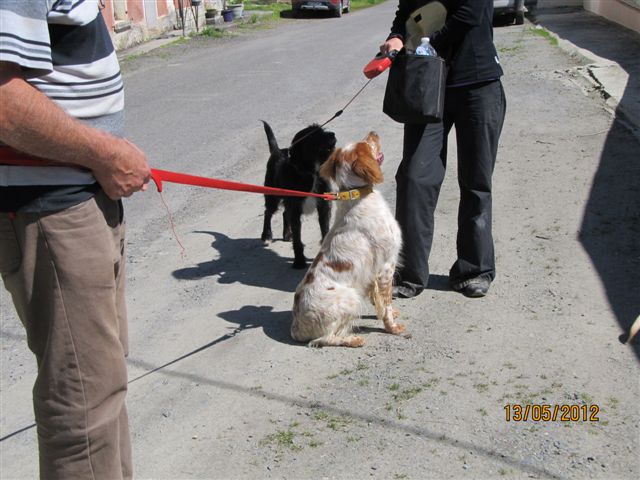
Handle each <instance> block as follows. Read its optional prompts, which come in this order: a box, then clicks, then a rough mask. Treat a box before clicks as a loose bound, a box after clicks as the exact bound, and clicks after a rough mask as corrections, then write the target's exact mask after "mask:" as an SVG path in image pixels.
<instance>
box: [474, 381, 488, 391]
mask: <svg viewBox="0 0 640 480" xmlns="http://www.w3.org/2000/svg"><path fill="white" fill-rule="evenodd" d="M474 388H475V389H476V390H477V391H478V393H484V392H486V391H488V390H489V385H487V384H486V383H476V384H475V385H474Z"/></svg>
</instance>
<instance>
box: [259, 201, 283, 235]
mask: <svg viewBox="0 0 640 480" xmlns="http://www.w3.org/2000/svg"><path fill="white" fill-rule="evenodd" d="M278 203H280V199H279V198H278V197H276V196H274V195H265V196H264V225H263V227H262V237H261V238H262V241H263V242H270V241H271V240H273V233H272V232H271V217H273V214H274V213H276V210H278Z"/></svg>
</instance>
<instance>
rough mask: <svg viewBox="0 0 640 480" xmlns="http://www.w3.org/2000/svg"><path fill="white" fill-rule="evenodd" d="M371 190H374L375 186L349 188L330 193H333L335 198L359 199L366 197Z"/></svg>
mask: <svg viewBox="0 0 640 480" xmlns="http://www.w3.org/2000/svg"><path fill="white" fill-rule="evenodd" d="M371 192H373V187H372V186H371V185H367V186H366V187H360V188H354V189H353V190H347V191H345V192H330V193H328V195H333V197H334V198H333V200H358V199H360V198H362V197H366V196H367V195H369V194H370V193H371Z"/></svg>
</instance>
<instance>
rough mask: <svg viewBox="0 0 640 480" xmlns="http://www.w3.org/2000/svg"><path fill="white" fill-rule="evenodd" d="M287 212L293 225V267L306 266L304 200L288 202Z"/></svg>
mask: <svg viewBox="0 0 640 480" xmlns="http://www.w3.org/2000/svg"><path fill="white" fill-rule="evenodd" d="M285 214H286V215H287V218H288V219H289V224H290V225H291V235H292V240H293V256H294V259H293V268H306V267H307V259H306V258H305V256H304V244H303V243H302V202H300V201H296V200H293V201H291V200H290V201H289V202H286V203H285Z"/></svg>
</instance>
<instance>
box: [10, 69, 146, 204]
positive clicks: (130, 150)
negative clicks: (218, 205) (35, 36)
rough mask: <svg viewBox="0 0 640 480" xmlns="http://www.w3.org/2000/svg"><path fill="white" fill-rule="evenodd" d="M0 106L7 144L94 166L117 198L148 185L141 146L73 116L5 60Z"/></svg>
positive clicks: (88, 167)
mask: <svg viewBox="0 0 640 480" xmlns="http://www.w3.org/2000/svg"><path fill="white" fill-rule="evenodd" d="M0 106H1V108H0V141H2V142H3V143H5V144H6V145H9V146H10V147H12V148H14V149H16V150H19V151H21V152H24V153H27V154H29V155H34V156H38V157H42V158H46V159H48V160H52V161H57V162H62V163H70V164H74V165H77V166H79V167H83V168H86V169H89V170H91V171H92V173H93V175H94V176H95V177H96V180H97V181H98V183H99V184H100V185H101V187H102V189H103V190H104V191H105V193H106V194H107V195H108V196H109V197H110V198H112V199H114V200H116V199H119V198H121V197H128V196H130V195H131V194H133V193H134V192H136V191H138V190H144V189H146V184H147V183H148V182H149V178H150V170H149V165H148V164H147V158H146V156H145V154H144V153H143V152H142V151H141V150H140V149H139V148H137V147H136V146H135V145H133V144H132V143H131V142H129V141H127V140H125V139H122V138H118V137H115V136H113V135H110V134H108V133H106V132H103V131H101V130H98V129H95V128H92V127H89V126H87V125H85V124H83V123H82V122H80V121H78V120H76V119H74V118H73V117H71V116H69V115H68V114H67V113H66V112H65V111H64V110H62V109H61V108H60V107H58V106H57V105H56V104H55V103H54V102H53V101H51V100H50V99H49V98H47V96H46V95H44V94H42V93H41V92H40V91H39V90H37V89H36V88H34V87H32V86H31V85H30V84H29V83H28V82H27V81H26V80H24V78H23V76H22V71H21V69H20V67H19V66H18V65H16V64H14V63H9V62H0Z"/></svg>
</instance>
